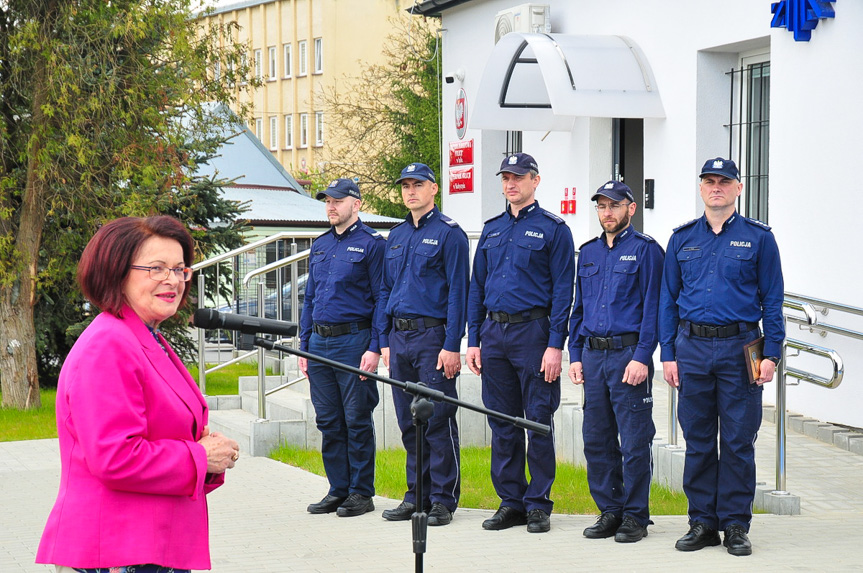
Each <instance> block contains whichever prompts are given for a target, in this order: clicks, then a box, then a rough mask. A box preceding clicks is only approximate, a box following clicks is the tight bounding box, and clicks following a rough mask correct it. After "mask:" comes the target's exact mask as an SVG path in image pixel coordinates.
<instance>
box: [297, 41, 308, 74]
mask: <svg viewBox="0 0 863 573" xmlns="http://www.w3.org/2000/svg"><path fill="white" fill-rule="evenodd" d="M308 44H309V43H308V42H307V41H305V40H300V41H299V42H298V49H297V51H298V52H299V53H298V54H297V55H298V56H299V57H300V63H299V67H300V69H299V70H297V75H298V76H305V75H306V74H307V73H308V69H309V50H308Z"/></svg>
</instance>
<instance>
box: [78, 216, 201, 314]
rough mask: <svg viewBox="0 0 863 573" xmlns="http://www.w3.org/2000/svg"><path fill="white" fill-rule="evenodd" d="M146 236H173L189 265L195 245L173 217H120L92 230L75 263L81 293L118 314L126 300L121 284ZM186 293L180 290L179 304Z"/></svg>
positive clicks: (108, 310)
mask: <svg viewBox="0 0 863 573" xmlns="http://www.w3.org/2000/svg"><path fill="white" fill-rule="evenodd" d="M150 237H164V238H167V239H174V240H175V241H177V242H178V243H180V245H181V246H182V247H183V262H184V263H185V265H186V266H187V267H190V266H192V261H193V260H194V258H195V244H194V241H193V240H192V235H190V234H189V231H187V230H186V227H184V226H183V224H182V223H181V222H180V221H178V220H177V219H175V218H173V217H168V216H167V215H160V216H157V217H123V218H121V219H115V220H113V221H111V222H110V223H107V224H106V225H103V226H102V228H101V229H99V230H98V231H96V234H95V235H93V238H92V239H90V242H89V243H87V246H86V247H85V248H84V253H83V254H82V255H81V261H80V262H79V263H78V284H79V285H80V286H81V291H82V292H83V293H84V296H85V297H86V298H87V300H89V301H90V302H91V303H92V304H94V305H96V306H97V307H99V309H101V310H102V311H104V312H110V313H111V314H113V315H114V316H120V311H121V310H122V309H123V305H124V304H125V302H126V298H125V296H124V294H123V283H124V282H125V281H126V277H127V276H128V275H129V270H130V269H129V267H130V265H131V264H132V261H133V260H134V259H135V255H136V254H137V253H138V250H139V249H140V248H141V245H142V244H143V243H144V241H146V240H147V239H149V238H150ZM188 296H189V288H188V285H187V287H186V288H185V289H183V298H182V299H181V300H180V306H183V305H184V304H185V303H186V298H188Z"/></svg>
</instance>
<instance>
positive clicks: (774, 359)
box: [764, 356, 782, 366]
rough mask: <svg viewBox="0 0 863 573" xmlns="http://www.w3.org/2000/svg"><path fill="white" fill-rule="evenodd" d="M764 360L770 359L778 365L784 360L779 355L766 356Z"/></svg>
mask: <svg viewBox="0 0 863 573" xmlns="http://www.w3.org/2000/svg"><path fill="white" fill-rule="evenodd" d="M764 360H769V361H770V362H772V363H773V364H775V365H776V366H779V363H780V362H782V359H781V358H780V357H778V356H765V357H764Z"/></svg>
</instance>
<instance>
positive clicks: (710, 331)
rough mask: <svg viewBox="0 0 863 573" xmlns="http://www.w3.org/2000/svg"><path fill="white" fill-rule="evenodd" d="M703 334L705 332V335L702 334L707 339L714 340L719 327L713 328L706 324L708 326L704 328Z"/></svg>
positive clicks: (717, 334)
mask: <svg viewBox="0 0 863 573" xmlns="http://www.w3.org/2000/svg"><path fill="white" fill-rule="evenodd" d="M704 332H705V334H704V335H705V336H706V337H707V338H716V337H717V336H719V327H718V326H713V325H712V324H708V325H706V326H705V331H704Z"/></svg>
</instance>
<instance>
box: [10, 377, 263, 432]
mask: <svg viewBox="0 0 863 573" xmlns="http://www.w3.org/2000/svg"><path fill="white" fill-rule="evenodd" d="M189 372H190V373H191V374H192V378H194V379H195V381H196V382H197V380H198V368H197V366H189ZM257 374H258V365H257V364H245V363H241V364H232V365H230V366H227V367H225V368H223V369H221V370H218V371H217V372H214V373H212V374H210V375H209V376H207V393H208V394H211V395H213V396H216V395H220V394H236V393H237V377H238V376H257ZM267 374H271V372H270V371H268V372H267ZM40 393H41V395H42V407H41V408H39V409H37V410H27V411H20V410H15V409H12V408H0V442H15V441H19V440H41V439H44V438H56V437H57V422H56V420H55V417H54V403H55V400H56V399H57V390H55V389H53V388H51V389H42V390H41V391H40Z"/></svg>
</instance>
